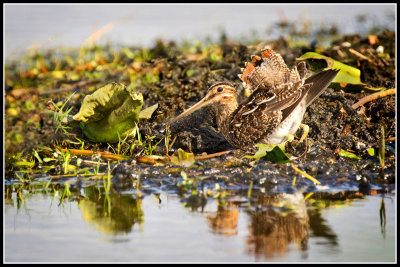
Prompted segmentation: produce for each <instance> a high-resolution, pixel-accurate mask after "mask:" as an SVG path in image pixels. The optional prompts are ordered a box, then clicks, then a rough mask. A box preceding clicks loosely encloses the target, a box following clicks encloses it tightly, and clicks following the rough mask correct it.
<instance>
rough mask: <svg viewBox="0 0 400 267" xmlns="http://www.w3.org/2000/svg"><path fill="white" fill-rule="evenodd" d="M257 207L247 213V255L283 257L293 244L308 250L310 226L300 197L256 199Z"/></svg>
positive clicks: (278, 196) (281, 195) (297, 195)
mask: <svg viewBox="0 0 400 267" xmlns="http://www.w3.org/2000/svg"><path fill="white" fill-rule="evenodd" d="M256 204H257V206H256V208H255V209H252V210H249V211H248V214H249V215H250V224H249V228H250V235H249V236H248V238H247V244H248V252H249V253H250V254H256V255H264V256H265V257H267V258H271V257H274V256H283V255H285V253H286V252H287V251H288V247H289V245H290V244H292V243H293V244H296V245H297V247H298V249H300V250H306V249H307V242H308V237H309V228H310V224H309V217H308V215H307V210H306V204H305V201H304V198H303V195H302V194H300V193H296V194H293V195H290V194H279V195H273V196H259V197H258V199H257V202H256Z"/></svg>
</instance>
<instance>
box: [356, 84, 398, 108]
mask: <svg viewBox="0 0 400 267" xmlns="http://www.w3.org/2000/svg"><path fill="white" fill-rule="evenodd" d="M395 93H396V89H395V88H393V89H388V90H385V91H381V92H377V93H373V94H370V95H367V96H365V97H363V98H361V99H360V100H359V101H358V102H357V103H355V104H353V105H352V106H351V107H352V108H353V109H357V108H358V107H359V106H361V105H364V104H365V103H368V102H370V101H373V100H376V99H378V98H381V97H384V96H387V95H394V94H395Z"/></svg>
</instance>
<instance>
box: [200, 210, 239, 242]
mask: <svg viewBox="0 0 400 267" xmlns="http://www.w3.org/2000/svg"><path fill="white" fill-rule="evenodd" d="M238 206H239V205H237V204H234V203H232V202H228V203H227V205H226V206H225V205H224V206H223V205H218V209H217V212H216V214H215V215H214V216H211V215H209V216H207V220H208V223H209V225H210V227H211V229H212V230H213V232H214V233H215V234H219V235H226V236H230V235H237V233H238V230H237V225H238V218H239V207H238Z"/></svg>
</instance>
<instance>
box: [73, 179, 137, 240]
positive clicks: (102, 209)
mask: <svg viewBox="0 0 400 267" xmlns="http://www.w3.org/2000/svg"><path fill="white" fill-rule="evenodd" d="M84 191H85V198H84V199H82V200H80V201H79V207H80V209H81V211H82V218H83V219H84V220H85V221H86V222H89V223H91V224H92V225H94V226H95V227H96V229H97V230H98V231H100V232H103V233H106V234H114V235H117V234H126V233H129V232H131V231H132V228H133V225H134V224H136V223H138V224H140V225H142V224H143V222H144V213H143V210H142V207H141V200H140V199H136V198H134V197H133V196H132V195H128V194H125V195H120V194H118V193H109V194H104V193H102V192H101V191H99V190H98V189H97V188H94V187H89V188H85V189H84Z"/></svg>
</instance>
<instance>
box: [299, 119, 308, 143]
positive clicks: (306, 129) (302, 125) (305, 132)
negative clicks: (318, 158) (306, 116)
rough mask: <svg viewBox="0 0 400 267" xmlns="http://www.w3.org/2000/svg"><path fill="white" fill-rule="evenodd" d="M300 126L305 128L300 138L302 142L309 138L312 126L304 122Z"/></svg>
mask: <svg viewBox="0 0 400 267" xmlns="http://www.w3.org/2000/svg"><path fill="white" fill-rule="evenodd" d="M300 127H301V128H302V129H303V134H302V135H301V138H300V143H301V142H303V140H304V139H305V138H307V135H308V132H309V131H310V127H309V126H308V125H306V124H303V123H301V124H300Z"/></svg>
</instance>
